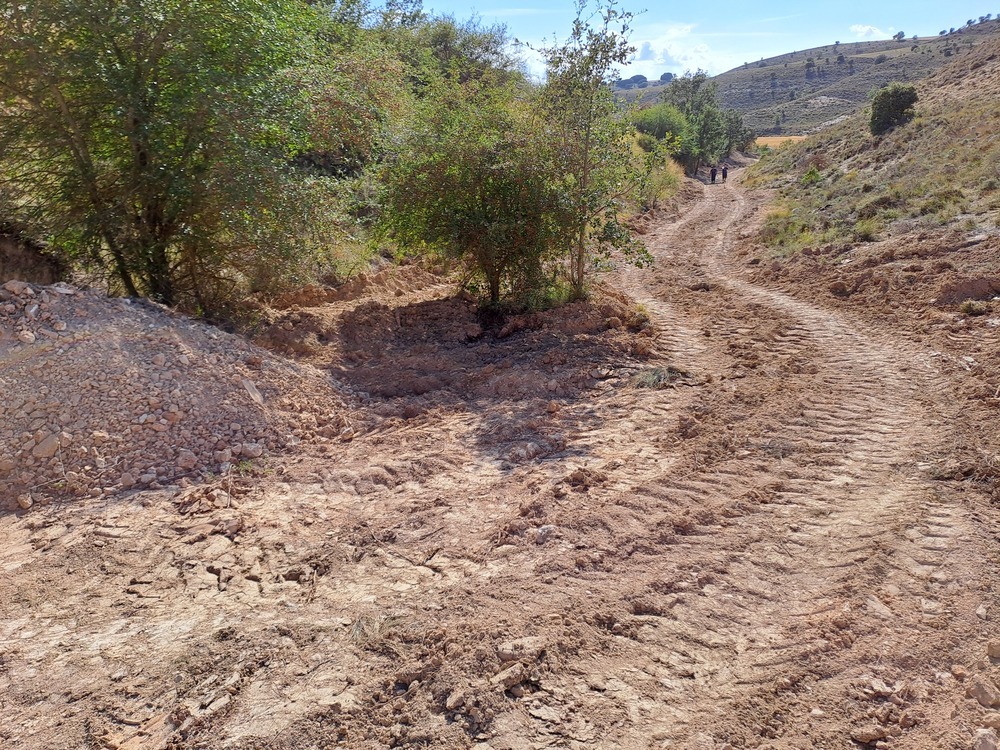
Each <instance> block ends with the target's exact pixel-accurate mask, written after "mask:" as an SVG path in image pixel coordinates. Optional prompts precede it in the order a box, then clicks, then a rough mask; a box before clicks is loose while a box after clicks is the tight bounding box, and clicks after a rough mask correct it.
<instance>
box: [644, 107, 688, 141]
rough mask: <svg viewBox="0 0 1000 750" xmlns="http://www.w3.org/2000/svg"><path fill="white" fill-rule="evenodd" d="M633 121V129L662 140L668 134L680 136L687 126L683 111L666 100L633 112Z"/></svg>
mask: <svg viewBox="0 0 1000 750" xmlns="http://www.w3.org/2000/svg"><path fill="white" fill-rule="evenodd" d="M633 121H634V122H635V129H636V130H638V131H639V132H640V133H645V134H647V135H651V136H653V137H654V138H658V139H659V140H663V139H664V138H666V137H667V136H668V135H672V136H674V137H677V138H680V137H682V136H683V135H684V134H685V132H687V130H688V127H689V126H688V121H687V118H686V117H685V116H684V113H683V112H681V111H680V110H679V109H678V108H677V107H675V106H674V105H672V104H667V103H666V102H662V103H660V104H655V105H653V106H652V107H647V108H646V109H641V110H639V111H638V112H636V113H635V117H634V119H633Z"/></svg>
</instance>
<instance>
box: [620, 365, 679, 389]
mask: <svg viewBox="0 0 1000 750" xmlns="http://www.w3.org/2000/svg"><path fill="white" fill-rule="evenodd" d="M687 378H688V373H686V372H684V371H683V370H678V369H677V368H676V367H669V366H668V367H652V368H650V369H648V370H643V371H642V372H640V373H637V374H636V376H635V378H634V379H633V381H632V382H633V383H635V387H636V388H669V387H670V386H672V385H673V384H674V383H676V382H678V381H680V380H686V379H687Z"/></svg>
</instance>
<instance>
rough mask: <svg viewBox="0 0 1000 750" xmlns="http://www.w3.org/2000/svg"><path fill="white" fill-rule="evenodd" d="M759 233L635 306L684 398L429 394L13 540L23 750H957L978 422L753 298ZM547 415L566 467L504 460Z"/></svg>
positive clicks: (718, 244) (2, 703)
mask: <svg viewBox="0 0 1000 750" xmlns="http://www.w3.org/2000/svg"><path fill="white" fill-rule="evenodd" d="M752 210H753V206H752V205H749V203H748V199H747V198H745V197H744V195H743V193H742V191H741V190H740V188H739V187H738V186H737V185H734V184H733V183H730V184H728V185H711V186H709V185H706V186H704V187H703V189H702V195H701V197H700V199H699V200H698V202H697V203H696V204H695V205H693V206H692V207H691V210H690V211H688V212H687V213H686V214H685V215H684V216H683V217H682V218H681V220H679V221H677V222H667V221H662V222H661V223H659V224H657V225H654V226H653V228H652V231H651V233H650V234H649V235H648V236H647V241H648V243H649V245H650V247H651V249H652V251H653V253H654V255H655V256H656V259H657V264H656V267H655V268H654V269H653V270H652V271H642V272H640V271H627V272H623V273H622V274H621V275H620V277H619V279H618V280H619V282H620V284H621V285H622V286H623V287H624V288H625V289H626V290H627V291H628V292H629V293H630V294H632V295H633V296H635V297H636V298H637V299H639V300H640V301H641V302H642V303H643V304H644V305H645V306H646V307H647V308H648V309H649V311H650V314H651V316H652V317H653V319H654V320H655V321H656V322H657V324H658V327H659V329H660V336H659V338H658V340H657V344H656V347H657V348H656V351H655V352H654V355H653V358H652V360H651V362H650V365H653V366H658V367H664V368H665V367H666V366H668V365H669V366H672V367H675V368H677V369H679V370H683V371H684V372H686V373H687V374H688V377H687V378H685V379H683V380H681V381H679V382H678V383H677V384H676V386H675V387H672V388H665V389H659V390H657V389H645V388H636V387H634V386H633V385H631V383H630V382H629V380H628V379H627V378H618V379H615V378H610V379H608V380H606V381H603V382H600V383H595V386H594V389H593V391H592V392H591V394H590V397H589V398H586V399H583V400H577V401H569V402H567V403H564V404H563V405H562V408H561V409H560V410H559V411H558V413H557V414H554V415H550V414H548V413H547V412H546V409H545V404H546V400H547V399H546V398H544V397H543V398H539V399H538V401H537V403H534V402H531V403H524V404H512V403H509V402H504V401H502V400H497V401H496V402H495V403H485V402H476V403H471V402H470V403H468V404H465V405H464V406H463V405H456V403H455V402H454V401H447V400H442V402H441V404H440V406H438V407H437V408H436V409H431V410H429V411H427V412H426V413H424V414H423V415H422V416H421V417H419V418H416V419H413V420H410V421H407V422H404V423H402V424H396V423H393V424H392V425H391V426H387V427H385V428H380V429H375V430H372V431H371V432H369V433H367V434H365V435H361V436H359V437H358V438H356V439H355V441H354V442H353V443H351V444H349V445H346V446H344V448H343V450H342V451H341V450H339V449H338V452H337V453H336V454H335V455H332V456H329V457H322V456H312V457H309V458H306V459H305V460H303V461H301V462H300V463H296V462H290V463H288V464H287V465H285V466H282V467H280V471H282V472H283V474H282V475H281V476H278V475H273V476H270V477H268V478H265V479H263V480H260V481H259V482H258V484H257V485H256V486H254V487H251V488H250V489H251V490H252V491H250V492H247V493H246V494H245V495H238V498H239V501H238V502H237V503H236V505H235V507H222V505H220V504H216V505H211V504H209V506H208V507H207V508H206V509H204V510H203V511H199V512H198V513H191V512H189V513H188V515H187V516H185V517H184V520H183V521H181V520H180V519H179V517H178V506H177V504H176V503H175V502H172V500H171V498H169V497H165V496H157V495H154V494H150V495H148V496H146V498H145V500H144V501H143V504H142V505H140V504H139V503H136V502H133V503H131V504H115V505H112V506H100V507H80V508H77V509H73V510H72V511H70V510H69V509H46V510H44V511H40V512H39V513H38V514H36V515H35V516H34V517H30V516H28V517H24V518H21V519H17V520H14V519H12V518H7V519H0V520H2V522H3V523H4V527H3V531H4V532H5V533H6V534H7V538H8V539H9V540H10V542H11V544H10V546H9V547H8V549H7V550H6V551H0V566H3V569H5V570H6V571H7V573H8V575H10V576H11V579H10V582H9V583H7V584H4V586H6V587H7V588H5V589H4V590H3V592H2V593H4V594H5V596H4V600H5V601H6V602H7V604H5V605H3V610H2V611H3V615H4V619H3V620H2V621H0V622H2V623H3V624H2V629H0V646H2V647H3V648H4V649H5V651H4V657H3V660H2V661H0V710H2V714H0V738H2V739H3V742H4V743H5V744H3V746H4V747H7V746H10V747H12V748H19V749H20V748H36V747H102V746H104V747H113V746H120V747H124V748H129V749H130V750H138V749H140V748H142V749H144V750H152V748H161V747H164V746H166V743H167V741H168V739H169V738H173V739H172V741H173V742H174V743H175V744H174V746H175V747H206V748H215V747H226V746H228V747H239V748H259V747H272V748H306V747H326V746H329V745H332V744H335V743H336V742H338V741H339V742H340V743H341V745H342V746H346V747H352V748H380V747H392V746H398V747H406V746H413V747H417V746H435V747H448V748H453V747H469V746H474V745H477V743H481V744H479V747H480V748H481V750H487V748H492V749H493V750H504V749H511V750H512V749H515V748H516V749H520V748H541V747H566V748H584V747H588V748H706V749H709V748H711V749H721V748H725V747H732V748H745V747H760V748H775V749H778V748H781V749H784V748H831V749H833V748H851V747H865V746H867V747H875V746H876V744H875V743H876V742H881V743H882V744H881V745H879V746H884V747H889V748H907V749H910V748H918V749H924V748H926V749H927V750H930V749H931V748H967V747H970V746H971V743H972V738H973V736H974V733H975V731H976V729H977V727H978V726H979V725H980V721H981V720H982V716H983V710H982V709H981V708H980V707H979V705H978V704H977V703H976V702H975V701H973V700H970V699H968V698H966V697H965V695H964V693H965V685H966V683H967V682H968V681H969V680H971V679H973V675H976V674H983V675H987V676H989V675H992V676H993V677H994V678H995V677H996V676H997V674H996V667H995V666H994V665H993V664H991V663H990V661H989V660H988V659H986V658H985V654H986V644H987V642H988V641H989V640H990V637H991V634H992V636H993V638H994V639H995V638H996V625H995V623H996V618H997V617H998V616H1000V612H998V611H997V610H998V605H996V604H995V603H994V597H995V593H994V589H993V587H994V581H995V580H997V573H998V570H997V567H998V562H1000V555H998V544H997V539H996V532H995V529H997V528H998V526H997V520H998V519H997V515H998V514H997V512H996V509H995V508H994V507H993V506H991V505H990V504H989V502H988V500H987V498H985V497H983V496H981V495H979V494H978V493H977V491H976V490H975V488H974V487H973V486H972V485H970V484H968V483H963V482H955V481H941V480H938V479H935V478H934V477H935V476H938V474H937V473H936V467H938V466H939V465H940V464H941V463H942V462H944V461H945V459H947V457H948V455H949V452H950V451H951V450H952V449H953V447H954V446H955V445H956V444H958V443H960V442H962V435H963V433H965V432H966V431H968V430H972V429H976V425H975V423H974V419H975V415H974V414H971V415H970V414H961V413H958V406H957V404H956V401H955V400H954V398H953V396H952V394H951V391H950V388H951V385H950V383H949V381H948V379H947V377H946V376H945V375H944V374H942V373H940V372H939V371H938V370H936V369H935V368H936V364H935V359H934V358H933V357H932V356H931V352H928V351H923V350H921V349H920V348H918V347H916V346H914V345H912V344H906V343H903V340H902V337H899V336H895V335H894V332H893V331H891V330H878V329H875V330H871V329H867V330H862V329H861V328H859V324H857V323H855V322H853V321H852V320H850V319H847V318H845V317H843V316H841V315H838V314H837V313H835V312H831V311H829V310H827V309H824V308H823V307H822V306H819V305H817V304H813V303H812V302H811V301H808V300H800V299H796V298H793V297H790V296H788V295H786V294H783V293H781V292H778V291H774V290H771V289H767V288H764V287H760V286H755V285H751V284H749V283H747V282H745V281H743V280H742V278H741V269H739V268H738V267H736V266H735V265H734V264H733V261H732V260H731V248H732V246H733V243H734V242H736V241H737V237H738V233H739V231H740V230H741V229H742V227H743V226H745V223H746V222H747V221H748V220H749V217H750V216H751V214H752ZM532 420H534V421H537V422H538V423H539V424H542V423H544V424H545V425H546V427H545V429H549V430H554V429H559V430H561V434H562V435H563V436H564V440H565V448H564V449H563V450H561V451H559V452H557V453H554V454H552V455H549V456H547V457H544V458H536V459H534V460H525V461H512V460H508V457H506V456H503V455H500V453H499V450H498V449H495V448H493V447H492V445H494V444H493V443H491V437H496V440H497V442H498V443H499V441H500V439H501V437H502V435H503V434H504V430H505V429H507V428H508V427H509V425H510V424H512V423H514V422H518V423H520V422H525V421H532ZM532 423H534V422H532ZM539 429H541V428H539ZM174 500H176V498H174ZM70 513H72V515H73V518H72V522H71V523H70V524H69V526H68V527H67V525H66V516H67V514H70ZM232 519H237V521H238V524H239V531H238V532H237V533H233V534H228V535H225V534H220V533H219V532H218V531H217V530H216V531H214V532H213V531H211V529H212V528H215V529H218V528H219V524H220V523H230V522H231V520H232ZM196 522H201V523H203V524H204V523H208V524H215V526H214V527H212V526H211V525H210V526H209V531H208V532H206V531H204V530H202V532H201V533H200V535H199V534H198V533H195V532H192V531H191V527H192V525H193V524H195V523H196ZM95 545H96V546H95ZM213 571H214V572H213ZM12 587H13V588H12ZM11 592H14V593H11ZM977 610H978V614H977ZM526 636H530V637H533V638H535V639H536V640H535V641H532V642H531V643H532V644H533V645H532V646H531V647H529V648H528V650H527V651H525V652H524V653H522V654H521V655H520V656H521V658H520V659H519V660H516V661H517V662H518V663H520V664H521V665H522V669H523V676H522V677H521V678H520V679H519V683H520V687H515V689H514V690H512V691H506V692H505V691H504V690H503V688H502V687H500V686H498V685H496V684H495V683H493V682H491V678H492V677H493V676H494V675H495V674H497V673H499V672H501V670H503V669H505V668H509V667H510V665H511V664H512V663H513V662H511V661H509V660H508V661H505V660H504V659H502V658H501V657H500V656H499V654H498V647H500V646H501V644H503V643H505V642H508V641H511V640H513V639H518V638H523V637H526ZM500 650H503V649H502V648H501V649H500ZM953 665H958V666H960V667H962V668H963V669H964V670H965V671H966V672H968V673H970V674H969V676H967V675H966V674H965V672H963V670H962V669H957V670H954V674H953V670H952V667H953ZM956 675H957V676H956ZM963 680H964V682H963ZM53 683H54V684H56V685H59V687H58V688H57V689H53V688H52V684H53ZM227 696H228V697H227ZM459 696H461V700H459ZM55 716H58V717H60V718H59V723H56V722H55V721H54V720H53V717H55ZM862 742H863V743H867V744H861V743H862ZM0 744H2V743H0Z"/></svg>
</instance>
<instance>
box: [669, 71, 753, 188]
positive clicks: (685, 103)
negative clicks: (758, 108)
mask: <svg viewBox="0 0 1000 750" xmlns="http://www.w3.org/2000/svg"><path fill="white" fill-rule="evenodd" d="M663 100H664V101H665V102H666V103H668V104H671V105H673V106H675V107H676V108H677V109H679V110H680V111H681V112H682V113H683V114H684V116H685V118H686V119H687V122H688V125H689V129H688V131H687V134H686V137H685V138H684V139H683V141H682V143H681V149H680V153H679V155H678V158H679V159H680V160H681V163H682V164H683V165H684V168H685V170H686V171H687V172H688V174H692V175H693V174H695V173H697V171H698V169H699V167H701V165H702V164H711V163H714V162H717V161H718V160H719V159H721V158H722V157H723V156H726V155H727V154H729V153H730V152H732V151H734V150H738V149H743V148H746V147H747V146H749V145H750V143H752V142H753V139H754V138H755V135H756V134H755V133H754V132H753V131H752V130H750V129H749V128H747V127H746V126H744V124H743V117H742V115H740V113H739V112H738V111H736V110H733V109H730V110H723V109H722V108H721V107H720V106H719V102H718V98H717V92H716V84H715V82H714V81H712V80H711V79H709V77H708V73H706V72H705V71H703V70H699V71H697V72H696V73H687V74H685V75H683V76H678V77H676V78H674V80H673V81H671V83H670V85H669V86H667V88H666V89H665V90H664V92H663Z"/></svg>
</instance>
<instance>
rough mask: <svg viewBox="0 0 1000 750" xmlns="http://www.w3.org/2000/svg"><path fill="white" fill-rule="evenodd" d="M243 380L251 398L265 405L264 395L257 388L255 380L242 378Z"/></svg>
mask: <svg viewBox="0 0 1000 750" xmlns="http://www.w3.org/2000/svg"><path fill="white" fill-rule="evenodd" d="M241 382H242V383H243V388H244V389H245V390H246V392H247V393H249V394H250V398H252V399H253V400H254V402H255V403H257V404H259V405H261V406H263V405H264V396H263V395H261V392H260V391H259V390H257V386H256V385H254V384H253V381H252V380H250V379H249V378H242V380H241Z"/></svg>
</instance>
